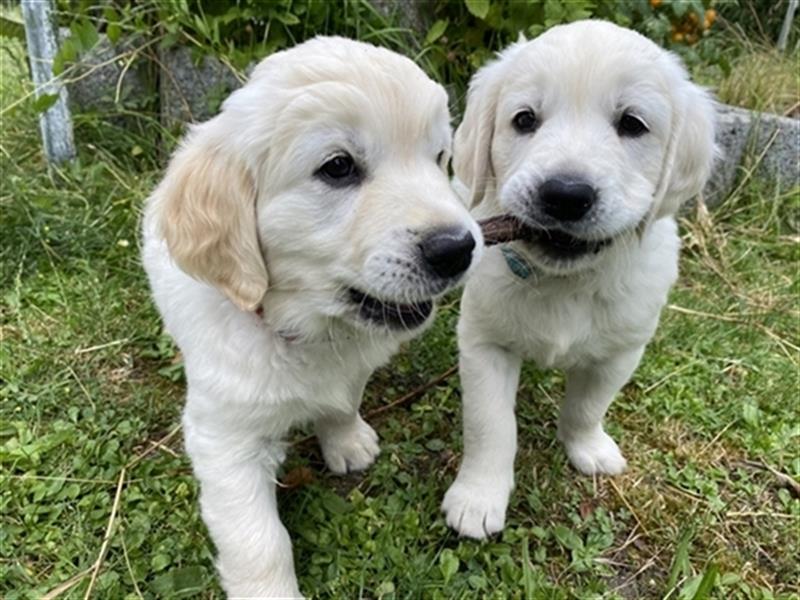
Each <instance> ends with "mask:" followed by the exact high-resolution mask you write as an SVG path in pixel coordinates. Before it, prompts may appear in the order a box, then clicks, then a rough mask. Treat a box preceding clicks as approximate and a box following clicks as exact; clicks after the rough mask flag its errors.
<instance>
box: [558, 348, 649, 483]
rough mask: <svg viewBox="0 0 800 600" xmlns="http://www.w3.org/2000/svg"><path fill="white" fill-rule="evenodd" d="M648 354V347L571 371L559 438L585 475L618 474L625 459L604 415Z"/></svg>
mask: <svg viewBox="0 0 800 600" xmlns="http://www.w3.org/2000/svg"><path fill="white" fill-rule="evenodd" d="M643 352H644V346H643V347H641V348H637V349H636V350H632V351H630V352H626V353H623V354H619V355H617V356H615V357H613V358H611V359H609V360H606V361H603V362H599V363H595V364H593V365H590V366H583V367H576V368H573V369H570V370H568V371H567V390H566V396H565V398H564V402H563V404H562V406H561V412H560V414H559V417H558V439H559V440H561V442H562V443H563V444H564V448H565V450H566V451H567V456H569V460H570V462H571V463H572V465H573V466H574V467H575V468H576V469H578V470H579V471H580V472H581V473H585V474H587V475H593V474H595V473H604V474H607V475H616V474H617V473H621V472H622V471H623V470H624V469H625V465H626V462H625V458H624V457H623V456H622V452H620V449H619V447H618V446H617V444H616V442H614V440H613V439H611V436H610V435H608V434H607V433H606V432H605V431H603V416H604V415H605V414H606V410H608V407H609V405H610V404H611V401H612V400H613V399H614V396H615V395H616V393H617V392H618V391H619V390H620V389H621V388H622V386H623V385H625V382H627V381H628V379H629V378H630V376H631V375H632V374H633V371H634V370H635V369H636V366H637V365H638V364H639V360H640V359H641V357H642V353H643Z"/></svg>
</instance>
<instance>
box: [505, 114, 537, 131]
mask: <svg viewBox="0 0 800 600" xmlns="http://www.w3.org/2000/svg"><path fill="white" fill-rule="evenodd" d="M511 124H512V125H513V126H514V129H516V130H517V132H518V133H533V132H534V131H535V130H536V127H537V126H538V125H539V121H537V120H536V113H535V112H533V111H532V110H530V109H526V110H522V111H520V112H518V113H517V114H515V115H514V118H513V119H512V120H511Z"/></svg>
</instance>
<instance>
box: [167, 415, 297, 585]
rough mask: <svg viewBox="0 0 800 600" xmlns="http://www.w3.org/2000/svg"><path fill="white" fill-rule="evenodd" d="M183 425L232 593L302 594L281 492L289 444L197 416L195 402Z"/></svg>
mask: <svg viewBox="0 0 800 600" xmlns="http://www.w3.org/2000/svg"><path fill="white" fill-rule="evenodd" d="M183 427H184V438H185V443H186V450H187V452H188V454H189V456H190V457H191V459H192V467H193V469H194V473H195V476H196V477H197V478H198V479H199V480H200V508H201V511H202V515H203V521H204V522H205V524H206V526H207V527H208V530H209V532H210V533H211V537H212V539H213V540H214V544H215V545H216V547H217V568H218V570H219V573H220V577H221V579H222V587H223V588H225V591H226V592H227V594H228V597H230V598H302V595H301V594H300V590H299V589H298V587H297V579H296V577H295V572H294V561H293V559H292V544H291V540H290V539H289V534H288V532H287V531H286V528H285V527H284V526H283V524H282V523H281V521H280V517H279V516H278V506H277V501H276V497H275V471H276V469H277V468H278V465H279V464H280V462H281V461H282V460H283V446H282V444H279V443H276V442H269V441H265V440H264V439H262V437H261V436H260V435H259V434H257V433H254V432H252V431H247V428H246V426H241V427H235V428H233V429H229V428H226V425H224V424H221V423H218V422H209V421H208V420H206V419H198V418H192V417H191V416H190V414H189V411H188V410H187V412H185V413H184V417H183ZM228 427H229V426H228Z"/></svg>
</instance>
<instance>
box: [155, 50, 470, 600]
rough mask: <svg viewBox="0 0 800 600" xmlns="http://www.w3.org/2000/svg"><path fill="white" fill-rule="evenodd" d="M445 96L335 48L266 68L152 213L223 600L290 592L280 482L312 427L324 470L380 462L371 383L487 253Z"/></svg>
mask: <svg viewBox="0 0 800 600" xmlns="http://www.w3.org/2000/svg"><path fill="white" fill-rule="evenodd" d="M450 144H451V130H450V124H449V115H448V109H447V96H446V94H445V92H444V90H443V89H442V87H441V86H439V85H437V84H435V83H434V82H432V81H431V80H430V79H428V77H426V76H425V74H424V73H423V72H422V71H421V70H420V69H419V68H418V67H417V66H416V65H414V63H413V62H412V61H410V60H409V59H407V58H403V57H401V56H400V55H398V54H395V53H393V52H390V51H388V50H384V49H380V48H376V47H374V46H371V45H368V44H363V43H358V42H354V41H350V40H345V39H341V38H317V39H314V40H312V41H309V42H306V43H304V44H302V45H300V46H297V47H296V48H294V49H291V50H287V51H285V52H280V53H277V54H274V55H272V56H270V57H269V58H267V59H266V60H264V61H263V62H262V63H261V64H260V65H259V66H258V67H257V68H256V69H255V71H254V73H253V75H252V78H251V79H250V81H249V82H248V83H247V84H246V85H245V86H244V87H243V88H241V89H240V90H238V91H236V92H234V93H233V94H232V95H231V96H230V97H229V98H228V99H227V100H226V101H225V103H224V104H223V108H222V112H221V114H219V115H218V116H216V117H214V118H213V119H211V120H209V121H207V122H205V123H203V124H200V125H197V126H195V127H193V128H192V130H191V132H190V133H189V134H188V135H187V137H186V139H185V140H184V141H183V144H182V145H181V147H180V149H179V150H178V151H177V152H176V153H175V155H174V156H173V158H172V160H171V162H170V165H169V168H168V170H167V173H166V176H165V177H164V180H163V181H162V182H161V184H160V185H159V186H158V188H157V189H156V190H155V192H154V193H153V195H152V196H151V197H150V199H149V200H148V202H147V206H146V210H145V217H144V223H143V235H144V249H143V258H144V265H145V268H146V270H147V273H148V275H149V279H150V284H151V287H152V291H153V297H154V298H155V301H156V304H157V305H158V308H159V310H160V312H161V315H162V316H163V319H164V322H165V324H166V327H167V329H168V331H169V332H170V333H171V334H172V335H173V336H174V338H175V340H176V341H177V343H178V345H179V346H180V348H181V351H182V352H183V356H184V360H185V364H186V378H187V382H188V393H187V400H186V407H185V410H184V413H183V427H184V437H185V442H186V449H187V452H188V454H189V456H190V458H191V461H192V466H193V469H194V473H195V475H196V476H197V478H198V479H199V481H200V506H201V509H202V515H203V519H204V521H205V523H206V525H207V526H208V529H209V531H210V533H211V537H212V538H213V540H214V544H215V545H216V547H217V550H218V561H217V566H218V568H219V572H220V575H221V578H222V585H223V587H224V588H225V590H226V591H227V592H228V594H229V595H230V597H236V598H243V597H247V598H255V597H257V598H263V597H281V598H287V597H298V596H300V591H299V590H298V586H297V581H296V578H295V569H294V564H293V561H292V549H291V543H290V541H289V535H288V533H287V531H286V529H285V528H284V526H283V525H282V524H281V521H280V519H279V517H278V511H277V506H276V499H275V479H276V470H277V469H278V467H279V465H280V464H281V461H282V460H283V456H284V447H285V445H284V441H283V440H284V435H285V434H286V432H287V430H288V429H289V428H290V427H292V426H293V425H295V424H297V423H301V422H304V421H313V422H314V424H315V427H316V433H317V437H318V439H319V443H320V445H321V447H322V453H323V456H324V458H325V462H326V464H327V465H328V468H330V469H331V471H333V472H335V473H345V472H347V471H353V470H360V469H364V468H366V467H367V466H369V465H370V464H371V463H372V462H373V461H374V460H375V457H376V455H377V454H378V444H377V435H376V434H375V431H373V429H372V428H371V427H370V426H369V425H367V423H365V422H364V421H363V420H362V419H361V417H360V416H359V414H358V408H359V404H360V403H361V395H362V392H363V390H364V386H365V384H366V382H367V379H368V378H369V376H370V374H371V373H372V371H373V370H374V369H375V368H376V367H378V366H379V365H381V364H383V363H385V362H386V361H387V360H388V359H389V357H390V356H391V355H392V353H393V352H394V351H395V350H397V348H398V345H399V344H400V343H401V342H403V341H404V340H408V339H410V338H411V337H412V336H414V335H415V334H417V333H418V332H419V331H420V330H421V328H422V327H423V326H424V325H425V324H426V323H428V322H429V321H430V318H431V314H432V312H433V305H434V301H435V299H436V298H437V297H438V296H439V295H441V294H442V293H444V292H446V291H447V290H449V289H451V288H452V287H453V286H455V285H456V284H458V283H459V282H460V281H461V279H462V278H463V277H464V275H465V273H466V271H467V270H468V268H469V267H470V265H471V264H472V262H473V261H475V260H477V258H478V256H479V255H480V253H481V250H482V238H481V234H480V230H479V229H478V227H477V225H476V223H475V221H474V220H473V219H472V218H471V217H470V215H469V213H468V211H467V209H466V208H465V207H464V205H463V204H462V203H461V201H460V200H459V199H458V197H457V196H456V195H455V194H454V193H453V191H452V189H451V187H450V184H449V181H448V176H447V163H448V160H449V148H450Z"/></svg>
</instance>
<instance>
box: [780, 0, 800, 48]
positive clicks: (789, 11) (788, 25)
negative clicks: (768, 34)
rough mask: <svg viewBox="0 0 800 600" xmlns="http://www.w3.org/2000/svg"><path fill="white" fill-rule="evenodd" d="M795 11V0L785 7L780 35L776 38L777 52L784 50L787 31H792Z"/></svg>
mask: <svg viewBox="0 0 800 600" xmlns="http://www.w3.org/2000/svg"><path fill="white" fill-rule="evenodd" d="M796 10H797V0H789V6H787V7H786V16H785V17H784V18H783V26H782V27H781V33H780V35H779V36H778V50H780V51H781V52H783V51H784V50H786V42H788V41H789V31H791V29H792V21H793V20H794V13H795V11H796Z"/></svg>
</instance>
